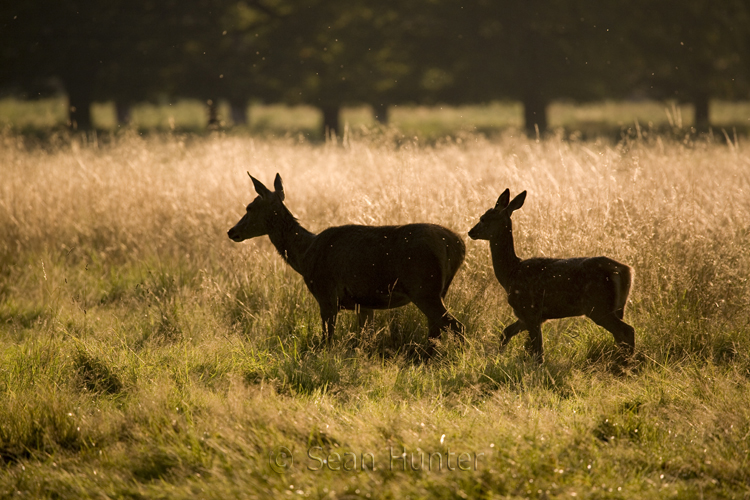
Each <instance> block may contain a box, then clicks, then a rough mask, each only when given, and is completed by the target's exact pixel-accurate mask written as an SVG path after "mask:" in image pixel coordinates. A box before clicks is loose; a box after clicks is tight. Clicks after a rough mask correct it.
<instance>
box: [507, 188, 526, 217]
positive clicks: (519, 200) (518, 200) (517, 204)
mask: <svg viewBox="0 0 750 500" xmlns="http://www.w3.org/2000/svg"><path fill="white" fill-rule="evenodd" d="M525 200H526V191H524V192H522V193H521V194H519V195H518V196H516V197H515V198H513V201H511V202H510V203H509V204H508V212H511V213H513V212H514V211H515V210H518V209H519V208H521V207H522V206H523V202H524V201H525Z"/></svg>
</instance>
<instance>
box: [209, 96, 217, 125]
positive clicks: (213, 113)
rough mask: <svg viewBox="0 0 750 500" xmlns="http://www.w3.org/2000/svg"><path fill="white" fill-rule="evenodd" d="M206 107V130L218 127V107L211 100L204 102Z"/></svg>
mask: <svg viewBox="0 0 750 500" xmlns="http://www.w3.org/2000/svg"><path fill="white" fill-rule="evenodd" d="M206 104H207V105H208V124H207V125H208V128H218V127H219V107H218V105H217V103H216V101H214V100H213V99H209V100H208V101H206Z"/></svg>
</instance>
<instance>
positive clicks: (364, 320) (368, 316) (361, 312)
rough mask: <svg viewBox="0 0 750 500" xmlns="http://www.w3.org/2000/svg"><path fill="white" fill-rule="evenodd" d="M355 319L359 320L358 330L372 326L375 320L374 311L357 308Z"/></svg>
mask: <svg viewBox="0 0 750 500" xmlns="http://www.w3.org/2000/svg"><path fill="white" fill-rule="evenodd" d="M357 319H358V320H359V329H360V330H364V329H365V328H367V327H368V326H372V322H373V320H374V319H375V311H373V310H372V309H367V308H366V307H362V306H357Z"/></svg>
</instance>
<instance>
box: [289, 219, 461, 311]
mask: <svg viewBox="0 0 750 500" xmlns="http://www.w3.org/2000/svg"><path fill="white" fill-rule="evenodd" d="M465 251H466V250H465V246H464V243H463V240H461V238H460V237H459V236H458V235H457V234H455V233H454V232H453V231H450V230H449V229H446V228H444V227H442V226H438V225H435V224H408V225H403V226H361V225H346V226H337V227H331V228H328V229H326V230H324V231H322V232H321V233H320V234H318V235H317V236H316V237H315V240H314V242H313V244H312V245H311V246H310V248H309V249H308V250H307V252H306V254H305V257H304V260H305V272H304V278H305V282H306V283H307V285H308V287H309V288H310V290H311V291H312V292H313V294H318V293H322V294H329V293H335V294H336V295H337V296H338V297H339V299H340V300H343V301H344V302H347V301H352V302H356V303H358V304H360V305H363V306H366V307H372V308H387V307H397V306H399V305H403V304H406V303H408V302H410V299H409V296H410V295H412V294H413V293H415V291H418V290H419V289H420V287H421V288H423V289H426V288H427V287H432V288H434V287H435V286H438V285H439V286H438V289H442V287H443V286H447V283H450V280H451V279H452V278H453V275H454V274H455V273H456V271H457V270H458V268H459V266H460V265H461V263H462V262H463V259H464V255H465ZM344 305H347V304H344Z"/></svg>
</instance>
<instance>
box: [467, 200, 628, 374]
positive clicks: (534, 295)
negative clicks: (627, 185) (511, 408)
mask: <svg viewBox="0 0 750 500" xmlns="http://www.w3.org/2000/svg"><path fill="white" fill-rule="evenodd" d="M525 199H526V191H524V192H522V193H521V194H519V195H518V196H516V197H515V198H513V201H510V190H508V189H506V190H505V191H504V192H503V194H501V195H500V197H499V198H498V200H497V204H496V205H495V207H494V208H491V209H489V210H488V211H487V212H485V214H484V215H482V217H481V219H480V220H479V222H478V223H477V225H476V226H474V227H473V228H471V230H470V231H469V237H470V238H471V239H473V240H489V242H490V253H491V254H492V266H493V267H494V269H495V276H496V277H497V280H498V281H499V282H500V285H502V287H503V288H504V289H505V291H506V293H507V294H508V304H510V306H511V307H512V308H513V312H514V313H515V315H516V317H518V321H516V322H515V323H513V324H511V325H509V326H508V327H506V328H505V330H504V331H503V338H502V340H501V343H500V346H501V348H502V347H504V346H505V345H506V344H507V343H508V341H509V340H510V339H511V338H513V336H515V335H516V334H518V333H519V332H522V331H523V330H528V331H529V340H528V342H527V344H526V348H527V350H528V351H530V352H531V354H533V355H534V356H535V357H537V359H538V360H539V361H542V360H543V359H544V350H543V347H542V329H541V326H542V323H544V322H545V321H546V320H548V319H556V318H567V317H570V316H588V317H589V318H591V319H592V320H593V321H594V322H595V323H596V324H597V325H599V326H601V327H603V328H605V329H607V330H609V331H610V332H611V333H612V335H613V336H614V337H615V341H616V342H617V344H618V346H619V347H620V348H621V349H623V350H624V352H625V353H626V354H627V355H630V354H632V353H633V350H634V348H635V331H634V330H633V327H632V326H630V325H628V324H627V323H625V322H624V321H623V320H622V318H623V314H624V312H625V305H626V303H627V301H628V294H629V293H630V285H631V283H632V281H633V270H632V269H631V268H630V267H629V266H626V265H625V264H621V263H619V262H617V261H614V260H612V259H610V258H607V257H590V258H574V259H548V258H539V257H537V258H532V259H526V260H521V259H519V258H518V257H517V256H516V251H515V249H514V248H513V224H512V222H511V220H510V216H511V214H512V213H513V212H514V211H516V210H518V209H519V208H521V207H522V206H523V202H524V200H525Z"/></svg>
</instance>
